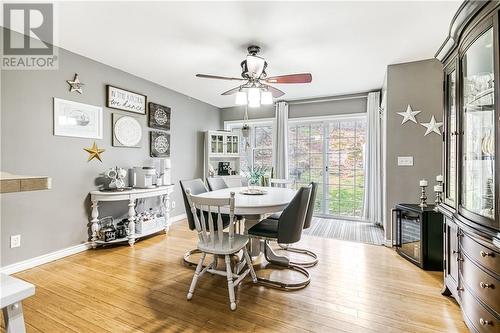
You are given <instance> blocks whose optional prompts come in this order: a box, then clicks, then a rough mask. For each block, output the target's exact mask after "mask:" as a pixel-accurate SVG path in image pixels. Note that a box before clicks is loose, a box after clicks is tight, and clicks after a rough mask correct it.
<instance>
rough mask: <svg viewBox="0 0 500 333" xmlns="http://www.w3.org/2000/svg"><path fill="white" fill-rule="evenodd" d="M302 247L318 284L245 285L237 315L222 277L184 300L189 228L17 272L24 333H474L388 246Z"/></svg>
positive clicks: (317, 241) (422, 274)
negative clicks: (314, 258)
mask: <svg viewBox="0 0 500 333" xmlns="http://www.w3.org/2000/svg"><path fill="white" fill-rule="evenodd" d="M301 245H303V246H307V247H308V248H310V249H312V250H314V251H316V252H317V253H318V254H319V258H320V262H319V264H318V265H317V266H316V267H314V268H311V269H310V271H311V275H312V282H311V284H310V285H309V286H308V287H306V288H305V289H303V290H300V291H294V292H283V291H279V290H273V289H269V288H266V287H263V286H258V285H254V284H252V283H251V281H250V279H247V280H246V282H245V283H244V284H243V285H241V286H240V287H239V288H238V291H237V296H236V297H237V302H238V308H237V310H236V311H230V309H229V306H228V296H227V288H226V278H225V277H219V276H211V275H205V276H203V277H202V278H201V280H200V281H199V284H198V287H197V289H196V292H195V294H194V297H193V299H192V300H191V301H187V300H186V293H187V290H188V287H189V283H190V281H191V278H192V275H193V271H192V270H191V269H189V268H186V267H184V266H183V265H182V264H181V257H182V254H183V253H184V252H185V251H186V250H188V249H191V248H193V247H194V246H195V234H194V232H191V231H189V230H188V229H187V227H186V226H185V221H183V222H180V223H177V224H175V225H173V226H172V228H171V231H170V234H169V235H168V236H165V235H163V234H161V235H157V236H155V237H152V238H149V239H145V240H143V241H140V242H138V243H136V244H135V247H134V248H130V247H128V246H123V247H114V248H105V249H98V250H91V251H86V252H83V253H80V254H77V255H74V256H71V257H67V258H64V259H61V260H58V261H55V262H52V263H49V264H46V265H43V266H40V267H37V268H33V269H30V270H27V271H24V272H21V273H19V274H16V276H18V277H19V278H22V279H24V280H26V281H29V282H31V283H34V284H35V285H36V295H35V296H34V297H32V298H29V299H28V300H26V301H25V302H24V309H25V319H26V323H27V331H28V332H39V331H43V332H51V333H56V332H167V331H172V332H184V331H192V332H195V331H196V332H200V331H227V332H237V331H239V332H243V331H265V332H307V331H315V332H467V329H466V327H465V324H464V323H463V321H462V317H461V314H460V310H459V307H458V306H457V305H456V304H455V303H454V302H453V301H452V300H451V299H450V298H447V297H443V296H441V294H440V288H441V273H439V272H426V271H423V270H420V269H418V268H417V267H415V266H414V265H412V264H410V263H408V262H407V261H405V260H403V259H402V258H400V257H399V256H398V255H397V254H396V253H395V252H394V251H392V250H391V249H388V248H384V247H381V246H374V245H366V244H360V243H351V242H346V241H339V240H333V239H323V238H317V237H312V236H306V237H304V238H303V240H302V241H301ZM262 273H263V272H262V271H261V274H262ZM2 331H4V330H3V328H2Z"/></svg>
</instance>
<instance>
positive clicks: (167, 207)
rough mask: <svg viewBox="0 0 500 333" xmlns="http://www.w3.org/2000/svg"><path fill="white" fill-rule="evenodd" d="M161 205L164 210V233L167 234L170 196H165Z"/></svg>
mask: <svg viewBox="0 0 500 333" xmlns="http://www.w3.org/2000/svg"><path fill="white" fill-rule="evenodd" d="M164 200H165V201H163V205H164V209H165V233H166V234H168V231H169V230H170V194H166V195H165V197H164Z"/></svg>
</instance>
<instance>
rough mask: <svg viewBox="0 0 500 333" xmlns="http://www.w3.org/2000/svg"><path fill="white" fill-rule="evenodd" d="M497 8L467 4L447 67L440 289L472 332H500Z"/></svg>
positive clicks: (444, 56) (442, 53)
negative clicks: (456, 305) (441, 274)
mask: <svg viewBox="0 0 500 333" xmlns="http://www.w3.org/2000/svg"><path fill="white" fill-rule="evenodd" d="M499 20H500V1H499V0H496V1H466V2H464V3H463V4H462V5H461V7H460V8H459V10H458V12H457V13H456V14H455V16H454V18H453V20H452V22H451V25H450V31H449V36H448V38H447V39H446V41H445V42H444V43H443V45H442V46H441V48H440V49H439V51H438V52H437V54H436V58H437V59H439V60H440V61H442V62H443V65H444V85H443V88H444V94H443V96H444V101H443V109H444V110H443V116H444V123H445V128H444V133H443V143H444V149H443V151H444V156H443V174H444V177H445V178H444V195H443V202H442V204H440V205H439V210H440V211H441V213H443V215H444V240H443V244H444V262H443V267H444V288H443V295H446V296H453V297H454V298H455V299H456V300H457V302H458V303H459V304H460V306H461V308H462V313H463V318H464V320H465V322H466V324H467V326H468V327H469V329H470V330H471V331H473V332H496V333H499V332H500V195H499V194H500V186H499V178H500V168H499V166H498V163H496V157H497V156H500V85H499V82H498V79H499V78H500V38H499Z"/></svg>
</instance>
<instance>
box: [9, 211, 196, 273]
mask: <svg viewBox="0 0 500 333" xmlns="http://www.w3.org/2000/svg"><path fill="white" fill-rule="evenodd" d="M185 218H186V214H180V215H176V216H172V217H171V218H170V223H176V222H179V221H182V220H184V219H185ZM90 248H92V246H91V245H90V242H86V243H83V244H78V245H75V246H71V247H68V248H65V249H62V250H58V251H54V252H51V253H47V254H44V255H41V256H38V257H35V258H31V259H27V260H23V261H20V262H16V263H14V264H11V265H8V266H4V267H0V273H2V274H7V275H10V274H14V273H18V272H21V271H24V270H27V269H30V268H33V267H36V266H40V265H43V264H46V263H48V262H51V261H54V260H57V259H61V258H64V257H67V256H71V255H73V254H77V253H80V252H83V251H86V250H88V249H90Z"/></svg>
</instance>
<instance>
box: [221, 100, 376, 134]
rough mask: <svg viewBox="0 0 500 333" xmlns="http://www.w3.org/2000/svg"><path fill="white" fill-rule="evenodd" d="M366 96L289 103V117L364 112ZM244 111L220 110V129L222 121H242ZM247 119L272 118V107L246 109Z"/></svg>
mask: <svg viewBox="0 0 500 333" xmlns="http://www.w3.org/2000/svg"><path fill="white" fill-rule="evenodd" d="M365 96H366V94H354V95H344V96H335V99H337V100H332V101H327V102H320V101H318V100H314V99H311V100H304V101H290V102H289V103H290V106H289V117H290V118H300V117H316V116H328V115H336V114H350V113H360V112H366V97H365ZM244 112H245V109H244V107H243V106H234V107H230V108H223V109H221V127H223V126H224V121H229V120H242V119H243V116H244ZM248 118H249V119H259V118H274V105H267V106H262V107H260V108H248Z"/></svg>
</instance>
